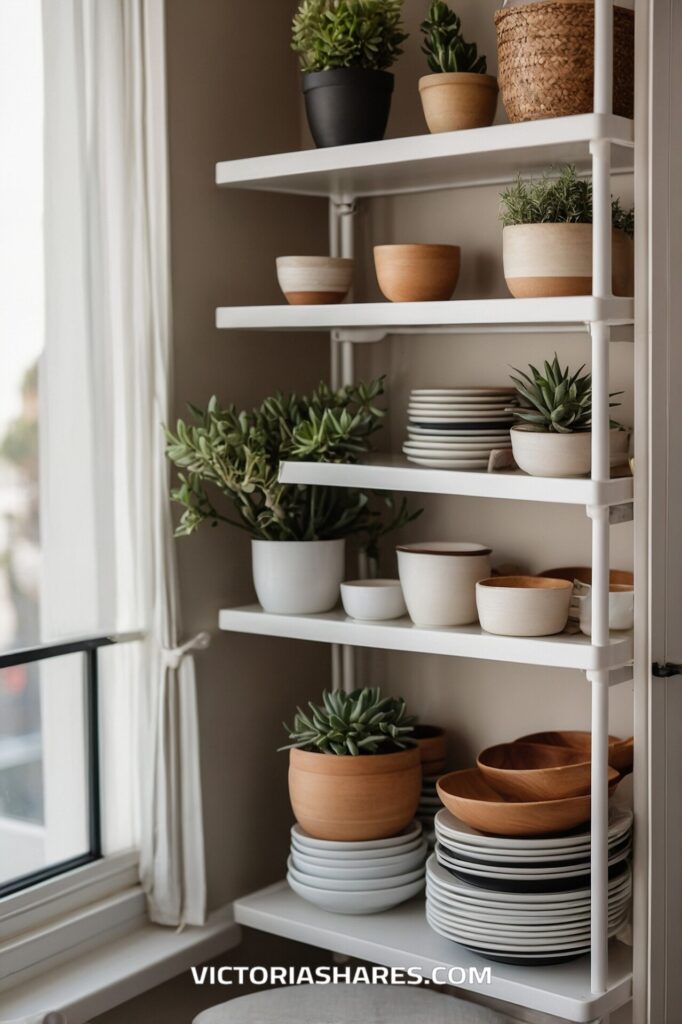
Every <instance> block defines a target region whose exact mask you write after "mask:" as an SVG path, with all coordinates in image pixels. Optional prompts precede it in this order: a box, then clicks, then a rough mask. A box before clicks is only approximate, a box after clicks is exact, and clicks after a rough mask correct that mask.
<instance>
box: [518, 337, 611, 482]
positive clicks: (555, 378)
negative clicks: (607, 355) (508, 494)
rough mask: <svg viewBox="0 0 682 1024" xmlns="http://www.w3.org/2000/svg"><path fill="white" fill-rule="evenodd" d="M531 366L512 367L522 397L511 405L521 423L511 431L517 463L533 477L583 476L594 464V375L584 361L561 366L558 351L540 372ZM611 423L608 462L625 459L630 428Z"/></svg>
mask: <svg viewBox="0 0 682 1024" xmlns="http://www.w3.org/2000/svg"><path fill="white" fill-rule="evenodd" d="M529 370H530V375H529V374H527V373H524V372H523V371H522V370H517V369H514V372H515V373H516V374H518V376H516V377H515V376H512V377H511V379H512V381H513V383H514V385H515V387H516V390H517V391H518V394H519V399H520V402H521V405H520V406H519V407H517V408H515V409H514V410H513V411H514V416H515V417H516V418H517V419H518V420H520V423H519V424H517V425H516V426H514V427H512V430H511V439H512V450H513V452H514V459H515V461H516V464H517V465H518V467H519V468H520V469H522V470H523V471H524V472H525V473H529V474H530V475H531V476H548V477H571V476H585V475H586V474H587V473H589V472H590V470H591V467H592V375H591V374H590V373H583V370H584V366H581V367H580V369H579V370H576V371H575V372H571V371H570V370H569V368H568V367H566V369H563V370H562V368H561V365H560V364H559V360H558V358H557V356H556V354H555V356H554V360H553V361H552V363H548V362H545V365H544V372H540V370H538V369H536V367H534V366H532V365H531V366H529ZM619 394H622V392H614V393H613V394H611V395H610V396H609V397H610V398H616V397H617V396H618V395H619ZM619 404H620V403H619V402H611V403H610V406H611V408H613V407H615V406H618V405H619ZM611 427H612V430H611V461H612V462H614V463H617V462H624V461H625V460H626V458H627V452H628V448H629V444H630V433H629V431H627V430H625V429H624V428H623V427H621V426H620V425H619V424H618V423H615V422H613V421H612V422H611Z"/></svg>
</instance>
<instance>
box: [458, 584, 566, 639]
mask: <svg viewBox="0 0 682 1024" xmlns="http://www.w3.org/2000/svg"><path fill="white" fill-rule="evenodd" d="M572 593H573V585H572V584H571V583H569V581H568V580H552V579H547V578H546V577H544V576H495V577H493V578H492V579H487V580H481V581H480V582H479V583H477V584H476V604H477V607H478V617H479V619H480V620H481V626H482V627H483V629H484V630H485V631H486V633H496V634H498V635H499V636H552V635H553V634H555V633H561V632H562V631H563V630H564V629H565V628H566V623H567V622H568V608H569V605H570V603H571V594H572Z"/></svg>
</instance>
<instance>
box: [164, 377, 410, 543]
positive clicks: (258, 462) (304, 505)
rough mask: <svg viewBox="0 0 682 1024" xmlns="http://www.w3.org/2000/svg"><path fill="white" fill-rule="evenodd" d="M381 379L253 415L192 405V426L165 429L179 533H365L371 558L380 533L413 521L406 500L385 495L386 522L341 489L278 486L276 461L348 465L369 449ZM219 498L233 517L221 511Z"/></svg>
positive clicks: (269, 401)
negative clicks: (229, 529)
mask: <svg viewBox="0 0 682 1024" xmlns="http://www.w3.org/2000/svg"><path fill="white" fill-rule="evenodd" d="M382 394H383V379H379V380H375V381H372V382H371V383H370V384H368V385H364V384H358V385H356V386H353V387H344V388H340V389H338V390H332V389H331V388H330V387H328V386H327V385H326V384H320V385H319V387H317V388H316V389H315V390H314V391H313V392H312V394H311V395H309V396H306V395H303V396H298V395H288V396H284V395H281V394H276V395H274V396H272V397H270V398H266V399H265V401H264V402H262V403H261V405H260V406H258V407H257V408H256V409H253V410H252V411H251V412H246V411H240V410H238V409H237V408H236V407H235V406H234V405H230V406H228V407H227V408H222V407H221V406H220V404H219V402H218V399H217V398H215V397H213V398H212V399H211V400H210V402H209V403H208V407H207V408H206V409H205V410H204V409H199V408H197V407H196V406H192V405H190V410H191V413H192V420H191V421H189V422H185V421H184V420H182V419H180V420H178V422H177V425H176V428H175V431H174V432H173V431H170V430H167V431H166V439H167V447H166V454H167V456H168V458H169V459H170V461H171V462H173V463H174V464H175V466H177V468H178V470H179V471H180V472H179V474H178V479H179V485H178V486H177V487H176V488H174V489H173V490H172V491H171V498H172V500H173V501H175V502H177V503H178V504H180V505H181V506H182V507H183V509H184V512H183V515H182V518H181V520H180V524H179V526H178V528H177V530H176V536H189V535H190V534H193V533H194V532H195V531H196V530H197V529H198V528H199V526H201V524H202V523H203V522H204V521H208V522H210V523H211V524H212V525H213V526H217V524H218V523H219V522H224V523H228V524H230V525H232V526H237V527H240V528H241V529H244V530H246V531H247V532H248V533H250V534H251V535H252V536H253V537H256V538H258V539H261V540H333V539H335V538H338V537H347V536H350V535H352V534H364V539H365V546H366V547H367V550H368V554H370V555H374V554H376V545H377V543H378V540H379V538H380V537H381V536H383V534H384V533H386V532H388V531H389V530H391V529H398V528H399V527H401V526H403V525H405V524H406V523H408V522H410V521H411V520H412V519H414V518H416V515H418V514H419V513H418V512H417V513H411V512H410V511H409V509H408V506H407V502H406V501H405V500H402V501H397V500H396V499H395V498H394V497H393V496H392V495H390V494H383V495H382V499H383V504H384V506H385V507H387V509H388V516H387V517H386V516H382V512H381V510H380V509H377V508H376V507H375V506H373V505H372V504H371V500H370V499H371V495H369V494H367V493H365V492H364V491H358V490H352V489H348V488H343V487H312V486H306V485H295V484H282V483H280V480H279V464H280V461H281V460H283V459H288V460H294V461H295V460H301V461H310V462H337V463H338V462H353V461H355V460H356V459H357V458H358V457H359V456H361V455H363V454H365V453H366V452H367V451H369V450H370V447H371V437H372V434H374V432H375V431H376V430H378V429H379V427H380V424H381V420H382V419H383V417H384V416H385V410H383V409H380V408H378V407H377V405H376V400H377V399H378V398H379V397H380V396H381V395H382ZM217 495H222V496H224V497H226V498H227V499H228V500H229V501H230V502H231V504H232V506H233V508H234V510H235V512H236V517H230V516H229V515H226V514H225V513H224V512H222V511H220V509H219V508H218V506H217V503H216V500H215V498H216V497H217Z"/></svg>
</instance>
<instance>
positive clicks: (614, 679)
mask: <svg viewBox="0 0 682 1024" xmlns="http://www.w3.org/2000/svg"><path fill="white" fill-rule="evenodd" d="M585 675H586V676H587V681H588V682H589V683H598V682H600V681H601V677H599V678H597V676H598V675H599V673H595V672H586V673H585ZM607 675H608V679H607V685H608V687H609V689H610V688H611V687H612V686H622V684H623V683H633V682H634V678H635V677H634V669H633V666H632V665H621V666H620V667H619V668H612V669H609V670H608V672H607Z"/></svg>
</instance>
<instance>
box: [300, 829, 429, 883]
mask: <svg viewBox="0 0 682 1024" xmlns="http://www.w3.org/2000/svg"><path fill="white" fill-rule="evenodd" d="M426 852H427V844H426V841H425V840H422V841H421V842H420V843H419V846H418V847H417V848H416V849H415V850H411V851H410V852H409V853H405V854H399V855H398V856H397V857H377V858H376V859H375V860H352V861H348V860H324V859H323V858H321V857H309V856H308V855H307V854H305V853H303V851H302V850H299V849H298V847H296V846H293V845H292V847H291V856H292V858H293V864H294V867H295V868H296V869H297V870H298V871H300V872H301V873H302V874H304V875H313V876H316V877H318V878H337V879H341V878H344V879H348V880H349V881H352V880H357V879H362V878H364V879H370V878H391V877H394V876H395V875H401V874H404V873H405V872H406V871H415V870H416V869H417V868H418V867H419V866H420V865H421V864H423V863H424V860H425V859H426ZM311 884H314V883H311Z"/></svg>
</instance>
